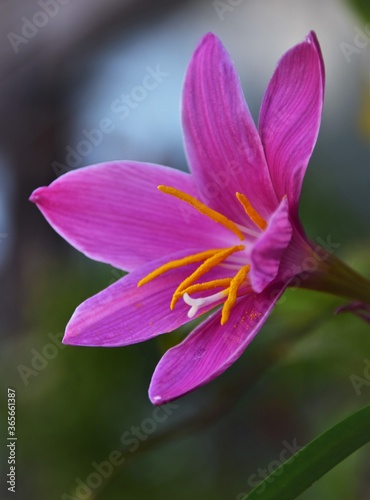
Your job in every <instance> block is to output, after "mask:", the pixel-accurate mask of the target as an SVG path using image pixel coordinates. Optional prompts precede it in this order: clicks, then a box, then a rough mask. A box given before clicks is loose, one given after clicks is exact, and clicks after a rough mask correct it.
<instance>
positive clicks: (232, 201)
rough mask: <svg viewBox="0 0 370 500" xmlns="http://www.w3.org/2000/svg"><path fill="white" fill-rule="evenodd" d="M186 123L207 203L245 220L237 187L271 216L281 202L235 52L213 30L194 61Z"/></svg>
mask: <svg viewBox="0 0 370 500" xmlns="http://www.w3.org/2000/svg"><path fill="white" fill-rule="evenodd" d="M182 121H183V127H184V134H185V149H186V152H187V156H188V161H189V165H190V170H191V171H192V173H193V175H194V177H195V181H196V183H197V185H198V189H199V190H200V192H201V195H202V199H203V201H204V202H205V203H207V204H208V205H209V206H211V207H212V208H214V209H215V210H218V211H220V212H222V213H223V214H225V215H226V216H228V217H230V218H231V219H233V220H234V221H235V222H239V223H243V224H246V221H245V217H244V214H243V211H242V210H240V205H239V203H238V201H237V200H236V198H235V193H236V192H237V191H238V192H242V193H243V194H245V195H246V196H247V198H248V199H249V200H250V202H251V203H252V205H253V206H254V207H255V208H256V209H257V210H258V211H259V212H260V214H261V215H262V216H263V217H267V216H268V215H269V214H270V213H271V212H272V211H273V209H274V208H276V205H277V201H276V196H275V193H274V190H273V187H272V183H271V179H270V174H269V171H268V167H267V165H266V161H265V156H264V152H263V148H262V144H261V141H260V138H259V135H258V132H257V130H256V127H255V125H254V123H253V120H252V117H251V115H250V112H249V109H248V107H247V105H246V103H245V100H244V96H243V92H242V89H241V85H240V81H239V78H238V75H237V73H236V71H235V68H234V65H233V63H232V61H231V59H230V56H229V54H228V53H227V52H226V50H225V49H224V47H223V45H222V43H221V42H220V40H219V39H218V38H217V37H216V36H215V35H213V34H212V33H209V34H208V35H206V36H205V37H204V38H203V39H202V40H201V42H200V44H199V45H198V47H197V49H196V51H195V53H194V56H193V58H192V60H191V62H190V65H189V68H188V71H187V75H186V79H185V85H184V93H183V110H182ZM247 224H248V222H247ZM250 224H251V226H252V225H253V223H250Z"/></svg>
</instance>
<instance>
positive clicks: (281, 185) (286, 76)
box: [259, 32, 325, 217]
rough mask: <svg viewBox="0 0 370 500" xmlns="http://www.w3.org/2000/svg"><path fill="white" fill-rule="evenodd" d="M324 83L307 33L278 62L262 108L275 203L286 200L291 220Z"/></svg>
mask: <svg viewBox="0 0 370 500" xmlns="http://www.w3.org/2000/svg"><path fill="white" fill-rule="evenodd" d="M324 80H325V75H324V63H323V60H322V56H321V51H320V47H319V44H318V42H317V38H316V35H315V34H314V33H313V32H311V33H310V34H309V35H308V37H307V38H306V40H305V41H304V42H302V43H300V44H299V45H296V46H295V47H293V48H292V49H291V50H289V51H288V52H287V53H286V54H285V55H284V56H283V57H282V58H281V59H280V61H279V63H278V65H277V68H276V70H275V73H274V75H273V77H272V79H271V81H270V84H269V86H268V88H267V90H266V94H265V97H264V100H263V103H262V107H261V113H260V124H259V130H260V135H261V139H262V143H263V146H264V149H265V153H266V159H267V163H268V165H269V169H270V174H271V178H272V182H273V184H274V187H275V190H276V194H277V196H278V198H279V200H280V199H281V198H282V197H283V196H284V195H287V196H288V200H289V204H290V206H291V208H292V212H293V213H294V215H295V217H298V214H297V211H298V202H299V197H300V193H301V187H302V182H303V177H304V174H305V171H306V167H307V164H308V161H309V159H310V157H311V153H312V150H313V148H314V146H315V143H316V139H317V135H318V132H319V127H320V120H321V113H322V107H323V100H324Z"/></svg>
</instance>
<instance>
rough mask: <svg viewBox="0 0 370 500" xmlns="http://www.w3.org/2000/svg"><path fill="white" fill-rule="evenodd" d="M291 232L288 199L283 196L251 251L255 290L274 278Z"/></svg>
mask: <svg viewBox="0 0 370 500" xmlns="http://www.w3.org/2000/svg"><path fill="white" fill-rule="evenodd" d="M292 233H293V228H292V225H291V223H290V220H289V206H288V200H287V198H286V197H284V198H283V200H282V201H281V203H280V205H279V207H278V208H277V210H276V211H275V213H274V214H273V215H272V217H271V219H270V220H269V223H268V226H267V229H266V230H265V232H264V233H262V235H261V236H260V237H259V239H258V240H257V242H256V243H255V245H254V247H253V248H252V251H251V271H250V278H251V283H252V287H253V290H254V291H255V292H257V293H260V292H262V290H263V289H264V288H265V287H266V286H267V285H268V284H269V283H271V281H273V280H274V279H275V278H276V276H277V274H278V272H279V267H280V263H281V260H282V258H283V255H284V252H285V250H286V248H287V247H288V245H289V242H290V240H291V238H292Z"/></svg>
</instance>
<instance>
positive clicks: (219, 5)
mask: <svg viewBox="0 0 370 500" xmlns="http://www.w3.org/2000/svg"><path fill="white" fill-rule="evenodd" d="M243 2H244V0H225V1H224V2H222V1H221V0H214V1H213V2H212V5H213V8H214V9H215V11H216V14H217V15H218V17H219V19H220V20H221V21H224V20H225V14H226V13H227V12H234V10H235V8H236V7H238V5H240V4H242V3H243Z"/></svg>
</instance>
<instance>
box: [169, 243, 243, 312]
mask: <svg viewBox="0 0 370 500" xmlns="http://www.w3.org/2000/svg"><path fill="white" fill-rule="evenodd" d="M244 248H245V247H244V245H236V246H234V247H230V248H227V249H225V250H224V249H223V250H220V251H219V252H218V253H216V254H215V255H213V256H211V257H209V258H208V259H207V260H206V261H205V262H203V264H201V265H200V266H199V267H198V269H196V270H195V271H194V272H193V274H191V275H190V276H189V277H188V278H186V279H185V280H184V281H183V282H182V283H180V285H179V286H178V287H177V289H176V291H175V293H174V294H173V296H172V301H171V305H170V308H171V310H173V309H174V307H175V305H176V303H177V301H178V300H179V298H180V297H181V296H182V294H181V292H183V291H184V290H185V289H186V288H188V287H190V286H191V285H193V284H194V281H196V280H197V279H199V278H200V277H201V276H203V274H206V273H207V272H208V271H210V270H211V269H212V268H213V267H215V266H217V265H218V264H220V263H221V262H223V261H224V260H225V259H227V258H228V257H230V255H232V254H233V253H235V252H239V251H241V250H244ZM233 279H234V278H233Z"/></svg>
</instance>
